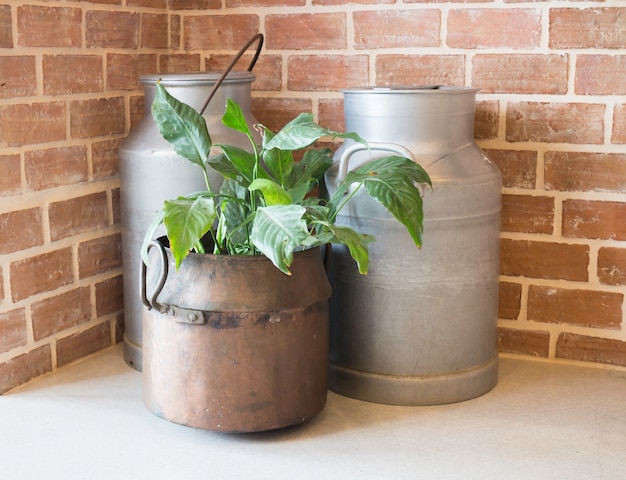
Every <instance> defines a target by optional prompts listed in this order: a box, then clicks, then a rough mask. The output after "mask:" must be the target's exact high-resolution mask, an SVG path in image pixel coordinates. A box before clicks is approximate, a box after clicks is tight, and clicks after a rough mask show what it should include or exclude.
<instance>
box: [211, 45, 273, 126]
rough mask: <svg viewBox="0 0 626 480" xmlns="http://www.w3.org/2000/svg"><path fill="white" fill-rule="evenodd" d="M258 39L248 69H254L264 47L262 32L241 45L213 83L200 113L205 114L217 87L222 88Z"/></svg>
mask: <svg viewBox="0 0 626 480" xmlns="http://www.w3.org/2000/svg"><path fill="white" fill-rule="evenodd" d="M257 40H258V42H259V44H258V45H257V47H256V52H255V54H254V57H252V61H251V62H250V65H249V66H248V71H249V72H251V71H252V69H253V68H254V65H255V64H256V61H257V60H258V59H259V55H260V54H261V48H263V34H262V33H257V34H256V35H255V36H254V37H252V38H251V39H250V40H248V41H247V42H246V44H245V45H244V46H243V47H241V50H239V52H237V55H235V58H233V60H232V61H231V62H230V65H228V67H226V70H224V73H222V76H221V77H220V78H219V79H218V80H217V82H215V85H213V88H212V89H211V92H210V93H209V96H208V97H207V99H206V100H205V102H204V105H202V109H201V110H200V115H203V114H204V111H205V110H206V108H207V107H208V106H209V102H210V101H211V99H212V98H213V95H215V92H217V89H218V88H220V85H221V84H222V82H223V81H224V80H225V79H226V76H227V75H228V74H229V73H230V72H231V70H232V69H233V68H234V67H235V65H236V64H237V62H238V61H239V59H240V58H241V57H242V56H243V54H244V53H246V50H248V48H250V45H252V44H253V43H254V42H256V41H257Z"/></svg>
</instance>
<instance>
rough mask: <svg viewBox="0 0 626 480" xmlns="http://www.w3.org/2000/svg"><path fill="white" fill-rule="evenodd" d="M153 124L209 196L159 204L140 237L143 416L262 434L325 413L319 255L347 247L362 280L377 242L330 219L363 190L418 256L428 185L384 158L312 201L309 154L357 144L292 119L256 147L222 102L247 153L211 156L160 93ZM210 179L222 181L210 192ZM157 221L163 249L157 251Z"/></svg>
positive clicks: (315, 170)
mask: <svg viewBox="0 0 626 480" xmlns="http://www.w3.org/2000/svg"><path fill="white" fill-rule="evenodd" d="M152 113H153V117H154V119H155V121H156V123H157V125H158V127H159V130H160V132H161V134H162V135H163V137H164V138H165V139H166V140H168V142H169V143H170V144H171V145H172V147H173V149H174V150H175V151H176V152H177V153H178V154H179V155H181V156H182V157H184V158H187V159H189V160H190V161H191V162H193V163H195V164H197V165H198V167H199V168H198V173H199V175H204V178H205V180H206V186H207V188H206V190H204V191H201V192H194V193H190V194H189V195H187V196H183V197H179V198H177V199H173V200H171V201H167V202H165V204H164V208H163V211H162V212H161V213H160V214H159V215H158V216H157V217H156V218H155V221H154V222H153V224H152V226H151V227H150V229H149V230H148V232H147V233H146V236H145V239H144V244H143V247H142V256H143V259H144V263H145V264H146V265H148V268H147V273H146V272H145V271H144V278H143V286H142V292H143V295H144V303H145V304H146V305H147V306H148V309H147V310H146V312H145V315H144V352H143V354H144V360H143V363H144V370H143V372H144V401H145V403H146V405H147V406H148V408H149V409H150V410H152V411H153V412H154V413H156V414H157V415H159V416H162V417H164V418H166V419H168V420H171V421H174V422H176V423H181V424H185V425H190V426H194V427H199V428H204V429H209V430H223V431H258V430H268V429H272V428H279V427H283V426H286V425H291V424H295V423H299V422H302V421H304V420H306V419H308V418H311V417H312V416H314V415H315V414H317V413H319V411H321V409H322V408H323V407H324V405H325V402H326V370H327V354H328V344H327V343H328V339H327V335H328V298H329V297H330V287H329V285H328V281H327V279H326V276H325V272H324V268H323V255H322V251H321V250H322V249H324V248H329V247H326V246H327V245H330V244H333V243H339V244H344V245H346V246H347V247H348V249H349V251H350V253H351V255H352V257H353V258H354V260H355V262H356V264H357V266H358V270H359V272H360V273H362V274H366V273H367V269H368V244H369V243H371V242H373V241H374V240H375V239H374V238H373V237H372V236H370V235H366V234H362V233H359V232H356V231H354V230H352V229H350V228H347V227H343V226H339V225H336V224H335V219H336V216H337V213H338V212H339V211H340V210H341V209H342V208H343V207H344V206H345V205H346V204H347V203H348V202H349V201H350V199H351V198H352V196H353V195H354V194H355V193H356V192H357V191H359V190H361V189H365V190H366V191H367V193H368V194H369V195H370V196H371V197H373V198H374V199H376V200H378V201H379V202H380V203H381V204H382V205H383V206H384V207H385V208H386V209H387V210H388V211H389V212H390V213H391V214H392V215H393V216H394V217H395V218H396V219H398V221H400V222H401V223H402V224H403V225H404V226H405V227H406V228H407V230H408V232H409V234H410V235H411V237H412V238H413V240H414V242H415V244H416V245H417V246H420V245H421V235H422V222H423V213H422V192H421V190H420V186H421V185H424V184H430V179H429V177H428V175H427V174H426V172H425V171H424V170H423V169H422V168H421V167H420V166H419V165H418V164H416V163H415V162H414V161H412V160H410V159H408V158H405V157H401V156H388V157H385V158H380V159H377V160H374V161H371V162H370V163H367V164H365V165H363V166H361V167H359V168H357V169H356V170H354V171H351V172H349V173H348V174H347V175H346V178H345V179H344V181H343V182H342V183H341V184H340V185H339V186H338V188H337V190H336V191H335V192H334V193H333V195H332V196H331V197H330V198H328V199H320V198H318V197H316V196H314V191H315V189H316V187H317V186H318V185H319V184H320V182H321V181H322V180H323V176H324V173H325V172H326V171H327V170H328V169H329V168H330V166H331V165H332V158H331V154H332V152H331V150H330V149H328V148H319V149H316V148H311V146H312V145H313V144H314V143H315V142H317V141H318V140H320V139H321V138H323V137H338V138H349V139H352V140H354V141H355V142H359V143H362V144H365V145H366V142H365V140H363V139H361V138H360V137H359V136H358V135H357V134H356V133H340V132H334V131H331V130H328V129H325V128H323V127H321V126H319V125H317V124H316V123H315V122H314V121H313V116H312V115H311V114H307V113H303V114H301V115H299V116H298V117H297V118H295V119H294V120H293V121H291V122H290V123H288V124H287V125H286V126H285V127H284V128H283V129H281V130H280V131H279V132H277V133H273V132H272V131H270V130H269V129H267V128H266V127H264V126H262V125H255V126H254V127H252V128H255V129H256V130H257V131H258V132H259V133H260V135H261V138H262V142H261V145H257V144H256V142H255V140H254V135H253V130H252V128H251V127H250V126H249V125H248V124H247V123H246V121H245V119H244V116H243V113H242V111H241V108H240V107H239V105H237V104H236V103H235V102H234V101H232V100H228V102H227V105H226V111H225V114H224V116H223V120H222V121H223V123H224V124H225V125H226V126H227V127H229V128H231V129H233V130H235V131H238V132H240V133H241V134H242V135H245V136H247V137H248V139H249V140H250V147H251V148H250V151H245V150H242V149H241V148H238V147H234V146H230V145H213V144H212V141H211V137H210V133H209V132H208V131H207V128H206V123H205V121H204V118H203V117H202V116H201V115H200V114H198V113H197V112H196V111H195V110H193V109H192V108H191V107H189V106H188V105H186V104H184V103H181V102H179V101H178V100H177V99H175V98H174V97H172V96H171V95H169V94H168V93H167V91H166V90H165V88H163V87H162V86H161V85H160V84H159V85H157V93H156V97H155V100H154V102H153V104H152ZM301 150H302V151H304V153H303V156H302V159H301V161H299V162H296V161H294V156H293V153H294V152H296V151H301ZM209 168H212V169H214V170H216V171H217V172H219V173H220V174H221V176H222V177H223V178H224V181H223V183H222V185H221V187H220V188H219V190H217V191H216V190H214V189H212V186H211V185H210V184H209V180H208V179H209V176H208V175H207V169H209ZM161 224H163V225H164V227H165V230H166V232H167V238H162V239H160V240H159V241H155V240H153V237H154V235H155V232H156V230H157V228H159V227H160V225H161ZM153 251H156V252H158V253H156V254H155V253H154V252H153ZM156 258H160V259H161V260H160V262H159V265H156V261H155V259H156ZM153 264H154V265H153ZM146 278H147V280H146Z"/></svg>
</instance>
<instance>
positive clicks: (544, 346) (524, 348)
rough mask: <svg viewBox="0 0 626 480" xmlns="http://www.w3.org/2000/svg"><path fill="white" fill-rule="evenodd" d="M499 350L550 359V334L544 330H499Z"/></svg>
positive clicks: (501, 328)
mask: <svg viewBox="0 0 626 480" xmlns="http://www.w3.org/2000/svg"><path fill="white" fill-rule="evenodd" d="M498 350H499V351H500V352H503V353H513V354H516V355H530V356H533V357H548V354H549V352H550V333H549V332H545V331H542V330H516V329H512V328H503V327H500V328H498Z"/></svg>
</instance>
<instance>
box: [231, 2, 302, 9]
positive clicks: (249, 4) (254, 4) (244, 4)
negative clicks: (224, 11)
mask: <svg viewBox="0 0 626 480" xmlns="http://www.w3.org/2000/svg"><path fill="white" fill-rule="evenodd" d="M278 5H280V6H281V7H301V6H303V5H305V0H279V1H276V0H226V7H227V8H235V7H275V6H278Z"/></svg>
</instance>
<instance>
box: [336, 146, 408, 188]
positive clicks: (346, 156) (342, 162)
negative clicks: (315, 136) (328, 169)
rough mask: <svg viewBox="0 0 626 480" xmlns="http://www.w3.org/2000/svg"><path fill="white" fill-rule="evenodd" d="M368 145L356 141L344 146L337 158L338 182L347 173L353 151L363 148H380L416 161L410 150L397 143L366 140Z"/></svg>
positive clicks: (359, 150)
mask: <svg viewBox="0 0 626 480" xmlns="http://www.w3.org/2000/svg"><path fill="white" fill-rule="evenodd" d="M368 145H369V148H368V147H367V146H365V145H362V144H360V143H356V144H354V145H352V146H350V147H348V148H346V150H345V152H343V154H342V155H341V158H340V159H339V170H338V172H337V182H338V183H339V182H341V181H342V180H343V179H344V178H346V175H347V174H348V164H349V163H350V157H352V155H354V154H355V153H357V152H361V151H363V150H382V151H385V152H394V153H398V154H400V155H402V156H403V157H407V158H409V159H411V160H413V161H414V162H416V160H415V157H414V156H413V154H412V153H411V152H410V150H409V149H407V148H406V147H403V146H402V145H399V144H397V143H384V142H368Z"/></svg>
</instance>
